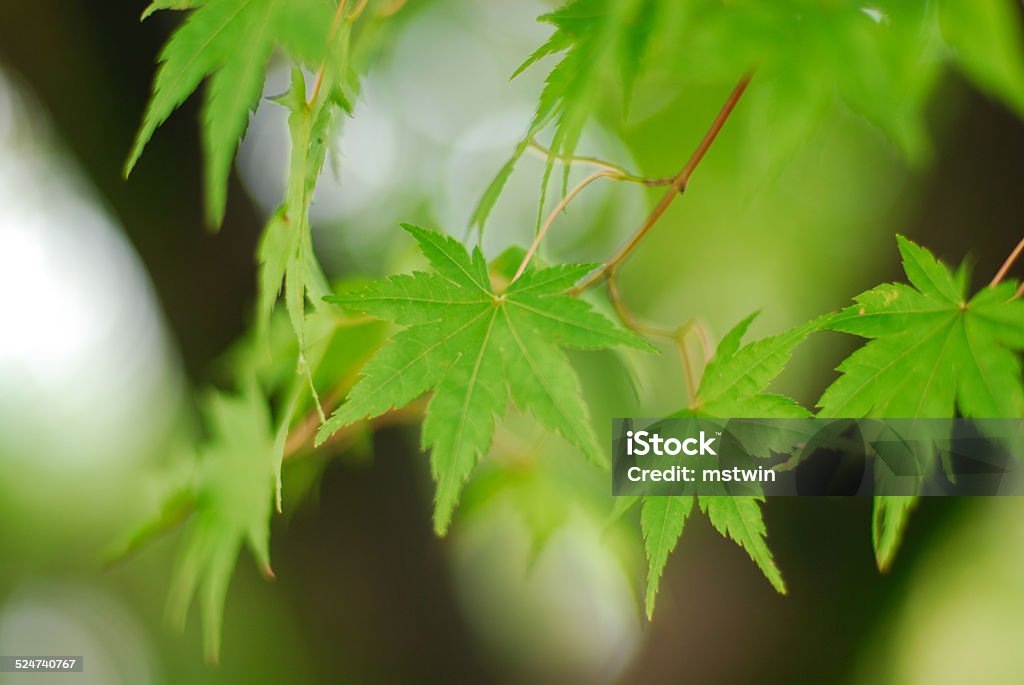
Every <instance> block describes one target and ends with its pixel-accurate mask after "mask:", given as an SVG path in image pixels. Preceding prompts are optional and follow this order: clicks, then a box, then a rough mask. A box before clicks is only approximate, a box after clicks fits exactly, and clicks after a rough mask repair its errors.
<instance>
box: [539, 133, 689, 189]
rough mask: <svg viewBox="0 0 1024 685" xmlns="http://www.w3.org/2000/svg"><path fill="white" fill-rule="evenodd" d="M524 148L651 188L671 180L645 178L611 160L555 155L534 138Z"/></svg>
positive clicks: (543, 156)
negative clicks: (607, 172)
mask: <svg viewBox="0 0 1024 685" xmlns="http://www.w3.org/2000/svg"><path fill="white" fill-rule="evenodd" d="M526 149H527V150H529V151H530V152H533V153H534V154H536V155H537V156H538V157H540V158H541V159H544V160H548V159H553V160H554V161H556V162H558V163H559V164H564V165H567V166H571V165H573V164H583V165H586V166H592V167H597V168H598V169H605V170H606V171H611V172H614V173H615V175H616V178H617V180H620V181H630V182H632V183H640V184H642V185H645V186H648V187H652V188H654V187H657V186H667V185H670V184H671V183H672V181H673V177H672V176H666V177H664V178H646V177H644V176H638V175H637V174H634V173H631V172H629V171H626V169H625V168H624V167H621V166H619V165H618V164H613V163H612V162H608V161H605V160H603V159H599V158H597V157H576V156H565V155H556V154H553V153H552V152H551V150H550V149H548V148H546V147H544V146H543V145H541V144H540V143H538V142H537V141H536V140H534V139H531V140H530V142H529V143H527V146H526Z"/></svg>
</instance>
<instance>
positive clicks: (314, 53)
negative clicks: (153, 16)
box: [125, 0, 334, 226]
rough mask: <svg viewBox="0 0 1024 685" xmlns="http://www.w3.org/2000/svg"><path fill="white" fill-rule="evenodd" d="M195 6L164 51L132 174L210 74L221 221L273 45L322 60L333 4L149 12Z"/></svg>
mask: <svg viewBox="0 0 1024 685" xmlns="http://www.w3.org/2000/svg"><path fill="white" fill-rule="evenodd" d="M189 6H197V8H196V9H195V10H194V11H193V12H192V13H191V14H189V15H188V18H187V19H186V20H185V22H184V23H183V24H182V26H181V27H180V28H179V29H178V30H177V31H175V32H174V35H172V36H171V38H170V40H168V41H167V44H166V45H165V46H164V48H163V50H162V51H161V53H160V68H159V70H158V71H157V74H156V78H155V79H154V81H153V97H152V98H151V99H150V101H149V106H148V107H147V109H146V114H145V116H144V117H143V121H142V126H141V127H140V129H139V133H138V136H137V137H136V140H135V145H134V147H133V148H132V152H131V154H130V155H129V158H128V162H127V163H126V165H125V173H126V174H127V173H130V172H131V169H132V167H134V166H135V163H136V162H137V161H138V159H139V156H140V155H141V154H142V150H143V148H144V147H145V146H146V143H147V142H148V141H149V139H150V138H151V137H152V135H153V133H154V132H155V131H156V129H157V128H158V127H159V126H160V125H161V124H162V123H163V122H164V121H166V119H167V118H168V117H169V116H170V115H171V113H172V112H173V111H174V110H175V109H177V108H178V107H179V106H180V105H181V104H182V103H183V102H184V101H185V100H186V99H187V98H188V97H189V96H190V95H191V94H192V92H193V91H195V90H196V88H198V87H199V84H200V83H201V82H202V81H203V80H204V79H209V82H208V84H207V88H206V93H205V102H204V106H203V113H202V122H203V127H202V133H203V148H204V152H205V158H206V183H205V187H206V204H207V220H208V221H209V223H210V225H211V226H219V225H220V223H221V220H222V219H223V216H224V205H225V200H226V192H227V179H228V175H229V173H230V171H231V163H232V160H233V159H234V155H235V149H236V148H237V147H238V142H239V140H240V139H241V137H242V135H243V134H244V133H245V129H246V127H247V126H248V123H249V113H250V112H251V111H252V110H254V109H255V108H256V105H257V104H258V102H259V97H260V93H261V92H262V89H263V80H264V76H265V73H266V66H267V63H268V62H269V61H270V57H271V54H272V52H273V50H274V48H275V47H280V48H282V49H283V50H284V51H285V52H286V53H288V55H289V56H290V57H291V58H292V59H294V60H295V61H296V62H298V63H300V64H306V65H311V66H312V65H318V64H321V63H323V61H324V60H325V59H326V56H327V54H328V48H329V46H328V42H329V41H328V35H329V28H330V26H331V20H332V16H333V11H334V9H333V7H332V6H331V4H330V3H328V2H326V0H205V1H204V2H165V1H159V2H156V3H154V4H153V5H152V6H151V7H150V8H149V9H148V10H147V12H146V15H148V14H149V13H150V12H151V11H153V10H155V9H165V8H178V9H181V8H187V7H189ZM146 15H144V16H146Z"/></svg>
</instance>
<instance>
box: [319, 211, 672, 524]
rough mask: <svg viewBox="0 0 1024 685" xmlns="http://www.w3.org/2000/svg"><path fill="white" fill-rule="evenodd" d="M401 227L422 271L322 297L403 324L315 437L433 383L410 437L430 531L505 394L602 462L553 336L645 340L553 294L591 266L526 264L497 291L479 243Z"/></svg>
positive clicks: (605, 341) (570, 343)
mask: <svg viewBox="0 0 1024 685" xmlns="http://www.w3.org/2000/svg"><path fill="white" fill-rule="evenodd" d="M403 227H404V228H405V230H406V231H408V232H409V233H410V234H411V235H412V236H413V237H414V238H415V239H416V241H417V242H418V243H419V246H420V249H421V250H422V251H423V254H424V255H425V256H426V257H427V259H428V261H429V262H430V264H431V266H432V267H433V268H434V273H419V272H417V273H413V274H411V275H399V276H392V277H390V278H387V279H385V280H382V281H377V282H375V283H373V284H371V285H369V286H367V287H366V288H363V289H362V290H358V291H356V292H353V293H349V294H343V295H333V296H330V297H328V298H327V300H328V301H330V302H334V303H336V304H340V305H343V306H345V307H347V308H349V309H352V310H356V311H361V312H365V313H367V314H371V315H373V316H377V317H380V318H385V319H390V320H392V321H394V322H396V323H398V324H401V325H403V326H407V328H405V329H404V330H402V331H400V332H399V333H397V334H396V335H395V336H394V338H393V339H392V340H391V342H390V343H389V344H388V345H386V346H385V347H383V348H382V349H381V350H380V351H379V352H378V353H377V354H376V355H375V356H374V357H373V358H372V359H371V360H370V361H369V362H368V363H367V364H366V366H365V367H364V368H363V371H362V377H361V379H360V380H359V382H358V383H357V384H356V385H355V386H354V387H353V388H352V390H351V391H350V392H349V395H348V399H347V401H346V402H345V403H344V404H342V405H341V407H339V408H338V410H337V411H336V412H335V413H334V415H333V416H331V418H330V419H329V420H328V421H327V422H326V423H325V424H324V426H323V427H322V428H321V430H320V433H319V436H318V440H319V441H323V440H325V439H326V438H327V437H328V436H329V435H331V434H332V433H333V432H334V431H336V430H338V429H339V428H341V427H342V426H345V425H347V424H350V423H352V422H354V421H358V420H360V419H363V418H368V417H373V416H377V415H380V414H383V413H384V412H387V411H389V410H391V409H393V408H397V407H401V406H404V405H406V404H408V403H410V402H412V401H413V400H415V399H416V398H418V397H419V396H420V395H422V394H424V393H425V392H427V391H429V390H434V395H433V397H432V399H431V400H430V403H429V405H428V406H427V410H426V417H425V419H424V422H423V440H422V443H423V447H424V449H426V448H430V449H431V471H432V473H433V476H434V479H435V480H436V481H437V496H436V508H435V512H434V528H435V530H436V531H437V532H438V534H444V533H445V531H446V530H447V528H448V524H449V522H450V521H451V516H452V511H453V510H454V508H455V504H456V501H457V499H458V496H459V492H460V490H461V488H462V485H463V483H464V482H465V480H466V479H467V478H468V476H469V474H470V472H471V471H472V470H473V468H474V466H475V465H476V463H477V461H478V459H479V458H480V457H481V456H482V455H483V454H484V453H486V452H487V450H488V448H489V447H490V444H491V438H492V436H493V433H494V423H495V421H496V420H497V419H498V418H499V417H501V416H502V415H504V414H505V412H506V410H507V408H508V401H509V398H510V397H511V398H512V399H513V400H514V401H515V403H516V404H517V405H518V406H519V407H520V408H522V409H524V410H528V411H529V412H531V413H532V414H533V415H534V416H535V417H536V418H537V419H538V420H539V421H540V422H541V423H542V424H543V425H544V426H546V427H547V428H549V429H551V430H555V431H557V432H559V433H561V434H562V435H563V436H564V437H565V438H567V439H568V440H569V441H570V442H572V443H573V444H575V445H577V446H578V447H579V448H580V449H581V450H583V452H584V453H585V454H586V455H587V456H588V457H589V458H590V459H592V460H593V461H595V462H597V463H602V464H603V463H605V460H606V457H605V454H604V451H603V450H602V448H601V446H600V445H599V443H598V441H597V438H596V437H595V435H594V432H593V429H592V428H591V426H590V420H589V417H588V412H587V409H586V404H585V403H584V402H583V400H582V397H581V390H580V385H579V381H578V379H577V377H576V373H575V372H574V371H573V369H572V366H571V365H570V363H569V360H568V359H567V358H566V356H565V354H564V353H563V352H562V350H561V349H560V348H561V347H575V348H583V349H598V348H607V347H613V346H617V345H626V346H632V347H635V348H638V349H653V348H651V347H650V346H649V345H647V344H646V343H644V342H643V341H641V340H640V339H639V338H637V337H636V336H634V335H633V334H632V333H629V332H627V331H624V330H622V329H620V328H618V327H617V326H615V325H614V324H613V323H612V322H611V321H609V320H608V319H606V318H604V317H603V316H601V315H600V314H598V313H596V312H595V311H594V310H592V309H591V307H590V305H588V304H587V303H585V302H583V301H581V300H578V299H575V298H573V297H570V296H568V295H566V294H565V291H566V290H567V289H568V288H569V287H570V286H572V285H573V284H574V283H575V282H576V281H578V280H579V279H580V278H582V277H583V276H584V275H586V274H587V273H588V272H589V271H590V270H592V269H593V268H594V266H593V265H588V264H582V265H563V266H555V267H551V268H545V269H531V270H528V271H526V272H525V273H524V274H523V276H522V277H521V278H520V279H519V280H517V281H515V282H514V283H512V284H511V285H509V286H508V287H507V288H505V289H504V290H503V291H502V292H498V291H496V290H495V289H494V287H493V286H492V285H491V281H490V278H489V275H488V270H487V264H486V263H485V260H484V257H483V255H482V254H481V252H480V251H479V249H475V250H474V251H473V254H472V255H470V254H469V253H468V252H467V251H466V249H465V247H463V246H462V244H461V243H459V242H457V241H455V240H453V239H451V238H449V237H446V236H444V235H441V234H439V233H435V232H432V231H428V230H425V229H422V228H418V227H416V226H409V225H404V226H403Z"/></svg>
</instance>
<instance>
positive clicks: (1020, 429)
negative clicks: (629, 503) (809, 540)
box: [612, 417, 1024, 496]
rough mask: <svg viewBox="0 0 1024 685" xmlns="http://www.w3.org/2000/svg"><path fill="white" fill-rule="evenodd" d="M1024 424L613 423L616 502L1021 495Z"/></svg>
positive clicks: (863, 421)
mask: <svg viewBox="0 0 1024 685" xmlns="http://www.w3.org/2000/svg"><path fill="white" fill-rule="evenodd" d="M1022 455H1024V419H970V420H969V419H821V418H807V419H707V418H695V417H681V418H668V419H613V420H612V493H613V494H615V495H665V496H668V495H686V494H694V495H766V496H780V495H784V496H794V495H803V496H818V495H843V496H866V495H945V496H950V495H953V496H955V495H1024V468H1022V464H1021V461H1022V460H1021V457H1022Z"/></svg>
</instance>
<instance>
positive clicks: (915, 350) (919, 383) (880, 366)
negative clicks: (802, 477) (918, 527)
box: [818, 236, 1024, 570]
mask: <svg viewBox="0 0 1024 685" xmlns="http://www.w3.org/2000/svg"><path fill="white" fill-rule="evenodd" d="M897 240H898V242H899V250H900V254H901V255H902V257H903V268H904V270H905V271H906V274H907V278H908V280H909V281H910V284H909V285H907V284H904V283H887V284H884V285H880V286H878V287H877V288H874V289H872V290H869V291H867V292H865V293H862V294H861V295H858V296H857V297H856V298H854V300H855V302H856V304H854V305H852V306H850V307H848V308H847V309H845V310H844V311H842V312H841V313H840V314H839V315H837V316H835V317H833V318H832V319H831V320H830V321H829V322H828V324H827V326H828V327H829V328H832V329H834V330H838V331H844V332H846V333H852V334H854V335H859V336H862V337H865V338H870V339H871V341H870V342H868V343H867V344H866V345H864V346H863V347H861V348H860V349H859V350H857V351H856V352H854V353H853V354H852V355H850V356H849V357H848V358H847V359H846V360H844V361H843V362H842V363H841V364H840V365H839V367H838V369H837V370H838V371H840V372H841V374H842V375H841V376H840V377H839V378H838V379H837V380H836V381H835V382H834V383H833V384H832V385H831V386H829V387H828V388H827V389H826V390H825V393H824V394H823V395H822V397H821V400H820V401H819V402H818V406H819V407H820V408H821V412H820V415H821V416H828V417H853V418H858V417H866V416H874V417H886V418H952V417H954V416H955V414H956V412H957V411H958V410H959V413H960V414H961V415H963V416H965V417H977V418H1016V417H1020V416H1024V384H1022V382H1021V365H1020V359H1019V356H1018V352H1019V351H1020V350H1022V349H1024V302H1022V301H1021V300H1019V299H1016V298H1015V292H1016V287H1017V285H1016V283H1013V282H1004V283H1001V284H999V285H998V286H996V287H987V288H983V289H982V290H981V291H979V292H978V293H977V294H975V295H974V296H973V297H968V295H967V287H968V283H967V271H966V269H963V268H961V269H960V270H958V271H956V272H954V271H953V270H952V269H950V268H949V267H948V266H946V265H945V264H943V263H942V262H940V261H938V260H936V259H935V257H934V256H933V255H932V253H931V252H929V251H928V250H926V249H924V248H922V247H920V246H918V245H916V244H914V243H913V242H911V241H909V240H907V239H906V238H903V237H902V236H898V237H897ZM912 506H913V498H910V497H893V496H886V497H877V498H875V512H874V523H873V526H872V530H873V538H874V544H875V554H876V557H877V560H878V565H879V568H881V569H883V570H884V569H886V568H887V567H888V566H889V565H890V564H891V562H892V559H893V556H894V554H895V552H896V549H897V547H898V545H899V541H900V538H901V537H902V533H903V530H904V528H905V526H906V522H907V515H908V514H909V512H910V509H911V507H912Z"/></svg>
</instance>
